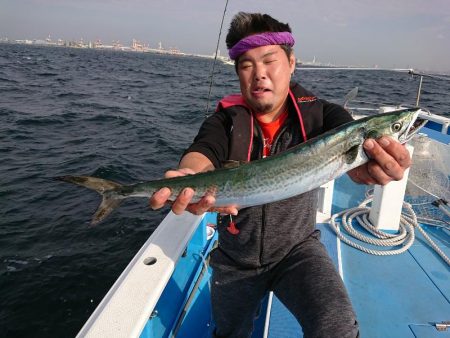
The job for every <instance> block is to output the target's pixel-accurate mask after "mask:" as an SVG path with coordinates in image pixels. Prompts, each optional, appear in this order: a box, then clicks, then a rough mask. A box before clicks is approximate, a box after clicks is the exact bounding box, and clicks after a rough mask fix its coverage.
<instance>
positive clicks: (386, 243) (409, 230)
mask: <svg viewBox="0 0 450 338" xmlns="http://www.w3.org/2000/svg"><path fill="white" fill-rule="evenodd" d="M371 201H372V198H370V197H369V198H367V199H366V200H364V201H363V202H362V203H361V204H360V205H359V206H358V207H355V208H351V209H347V210H344V211H342V212H340V213H337V214H334V215H333V216H331V221H330V225H331V228H332V229H333V230H334V232H335V233H336V235H337V236H338V237H339V239H340V240H341V241H343V242H344V243H346V244H348V245H350V246H351V247H353V248H356V249H358V250H361V251H363V252H365V253H368V254H372V255H377V256H387V255H398V254H401V253H403V252H405V251H406V250H408V249H409V248H410V247H411V245H412V244H413V243H414V239H415V233H414V229H415V228H417V229H418V230H419V231H420V232H421V234H422V235H423V237H424V238H425V239H426V240H427V241H428V242H429V243H430V246H431V247H432V248H433V249H434V250H435V251H436V253H437V254H438V255H439V256H441V257H442V259H443V260H444V261H445V262H446V263H447V264H448V265H449V266H450V258H449V257H447V255H446V254H445V253H444V252H443V251H442V250H441V249H440V248H439V247H438V246H437V245H436V243H434V241H433V240H432V239H431V238H430V237H429V236H428V235H427V233H426V232H425V230H423V229H422V227H421V226H420V225H419V223H418V221H417V217H416V214H415V213H414V211H413V209H412V207H411V205H410V204H408V203H405V202H404V203H403V209H404V212H402V215H401V217H400V225H399V233H398V234H389V233H385V232H383V231H380V230H378V229H376V228H375V227H374V226H373V225H372V224H371V223H370V221H369V219H368V214H369V212H370V208H368V207H367V204H369V203H370V202H371ZM338 217H341V223H342V226H343V228H344V229H345V231H346V232H347V233H348V234H349V235H350V236H351V237H353V238H356V239H358V240H360V241H361V242H363V243H368V244H373V245H377V246H381V247H396V246H400V245H402V247H401V248H398V249H388V250H376V249H369V248H367V247H365V246H363V245H361V244H358V243H356V242H355V241H353V240H351V239H350V238H349V237H346V236H345V235H344V234H343V233H342V232H341V229H340V226H339V224H338V223H337V222H336V218H338ZM354 218H356V219H357V221H358V223H359V224H360V225H361V226H362V227H363V228H364V229H366V230H367V231H368V232H369V233H371V234H372V235H373V237H369V236H366V235H363V234H361V233H360V232H359V231H357V230H356V229H355V228H354V227H353V225H352V223H353V219H354Z"/></svg>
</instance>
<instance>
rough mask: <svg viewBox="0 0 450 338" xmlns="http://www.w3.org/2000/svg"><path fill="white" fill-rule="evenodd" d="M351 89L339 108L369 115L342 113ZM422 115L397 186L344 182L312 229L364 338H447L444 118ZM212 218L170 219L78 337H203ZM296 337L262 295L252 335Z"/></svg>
mask: <svg viewBox="0 0 450 338" xmlns="http://www.w3.org/2000/svg"><path fill="white" fill-rule="evenodd" d="M416 75H417V74H416ZM419 75H420V74H419ZM420 87H421V86H419V91H418V95H417V102H416V104H417V105H418V104H419V97H420V90H421V89H420ZM356 92H357V90H354V91H352V92H351V93H349V95H348V97H347V98H346V102H345V104H346V106H347V108H348V109H349V110H350V111H351V112H352V113H354V115H355V117H356V118H358V116H359V115H361V114H367V111H368V109H367V108H363V109H359V108H358V107H349V106H348V105H349V102H350V101H351V100H353V99H354V97H355V96H356ZM399 108H400V107H396V106H384V107H379V108H378V110H379V111H380V112H386V111H389V110H395V109H399ZM421 115H422V117H423V118H425V119H427V120H428V123H427V124H426V125H425V127H424V128H422V132H421V134H419V135H416V137H415V138H414V139H413V141H412V142H411V143H410V144H409V145H408V147H409V149H410V151H411V152H412V154H413V166H412V167H411V168H410V172H409V173H408V172H407V173H405V177H404V178H403V180H401V181H398V182H391V183H389V184H388V185H386V186H384V187H381V186H375V187H366V186H361V185H357V184H355V183H353V182H352V181H351V180H350V179H349V178H348V177H347V176H346V175H345V176H342V177H340V178H338V179H337V180H335V181H333V182H329V183H327V184H326V185H324V186H322V187H321V188H320V192H321V193H320V196H321V197H320V201H319V209H318V210H317V225H316V227H317V228H318V229H320V230H321V233H322V238H321V240H322V242H323V244H324V245H325V246H326V248H327V250H328V252H329V254H330V256H331V257H332V259H333V261H334V263H335V265H336V268H337V269H338V271H339V273H340V275H341V277H342V279H343V281H344V283H345V285H346V287H347V290H348V292H349V295H350V298H351V300H352V303H353V305H354V308H355V311H356V314H357V317H358V321H359V324H360V330H361V336H362V337H423V338H430V337H449V336H450V260H449V258H448V257H449V256H450V245H449V243H450V208H449V206H448V205H447V203H448V195H449V193H450V184H449V177H450V176H449V174H450V151H449V147H450V128H449V127H450V119H449V118H446V117H443V116H439V115H434V114H432V113H430V112H429V111H427V110H425V109H423V110H422V114H421ZM216 221H217V214H215V213H205V214H204V215H201V216H195V215H192V214H190V213H184V214H183V215H181V216H176V215H174V214H173V213H171V212H170V213H169V214H168V215H167V216H166V217H165V219H164V220H163V221H162V222H161V224H160V225H159V226H158V227H157V229H156V230H155V231H154V233H153V234H152V235H151V236H150V238H149V239H148V240H147V242H146V243H145V244H144V245H143V246H142V248H141V249H140V250H139V252H137V254H136V255H135V257H134V258H133V259H132V261H131V262H130V263H129V265H128V266H127V267H126V269H125V270H124V271H123V273H122V274H121V275H120V277H119V278H118V279H117V281H116V282H115V284H114V285H113V286H112V287H111V289H110V290H109V292H108V293H107V294H106V296H105V297H104V299H103V300H102V301H101V303H100V304H99V305H98V307H97V308H96V310H95V311H94V312H93V314H92V315H91V317H90V318H89V320H88V321H87V322H86V323H85V325H84V326H83V328H82V329H81V331H80V332H79V334H78V337H142V338H161V337H210V336H211V334H212V331H213V329H214V322H213V318H212V315H211V304H210V285H209V283H210V282H209V280H210V276H211V269H210V267H209V265H208V260H209V253H210V252H211V250H212V249H213V248H214V247H215V246H216V245H217V243H218V235H217V232H216V226H217V224H216ZM386 247H387V248H386ZM243 301H245V300H243ZM301 332H302V331H301V327H300V325H299V324H298V322H297V321H296V320H295V318H294V317H293V315H292V314H291V313H290V312H289V311H288V310H287V309H286V308H285V307H284V305H283V304H282V303H281V302H280V301H279V300H278V299H277V297H276V296H275V295H273V294H272V293H269V294H268V295H267V297H266V299H265V300H264V302H263V303H262V305H261V311H260V315H259V317H258V318H257V319H256V322H255V330H254V332H253V337H255V338H256V337H258V338H259V337H276V338H282V337H301V336H302V333H301Z"/></svg>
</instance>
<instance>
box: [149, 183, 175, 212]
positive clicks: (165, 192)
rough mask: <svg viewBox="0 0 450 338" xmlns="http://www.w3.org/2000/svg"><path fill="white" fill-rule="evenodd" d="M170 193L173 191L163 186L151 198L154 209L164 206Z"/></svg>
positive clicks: (151, 205)
mask: <svg viewBox="0 0 450 338" xmlns="http://www.w3.org/2000/svg"><path fill="white" fill-rule="evenodd" d="M170 194H171V191H170V189H169V188H162V189H160V190H158V191H157V192H155V193H154V194H153V196H152V197H151V198H150V207H151V208H152V209H154V210H155V209H159V208H162V207H163V206H164V205H165V204H166V202H167V199H168V198H169V197H170Z"/></svg>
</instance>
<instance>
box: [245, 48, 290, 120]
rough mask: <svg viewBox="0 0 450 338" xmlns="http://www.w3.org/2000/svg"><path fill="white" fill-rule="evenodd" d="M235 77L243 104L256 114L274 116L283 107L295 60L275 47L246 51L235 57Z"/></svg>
mask: <svg viewBox="0 0 450 338" xmlns="http://www.w3.org/2000/svg"><path fill="white" fill-rule="evenodd" d="M237 69H238V76H239V82H240V86H241V92H242V95H243V96H244V98H245V101H246V102H247V103H248V104H249V105H250V106H251V107H252V108H253V109H254V110H255V112H256V113H258V114H263V115H267V114H268V115H275V114H277V113H278V112H279V111H280V110H281V109H283V107H284V103H285V101H286V98H287V95H288V91H289V82H290V79H291V74H292V73H293V72H294V69H295V57H294V54H293V53H292V54H291V56H290V58H287V56H286V53H285V51H284V50H283V49H282V48H281V47H280V46H279V45H269V46H262V47H257V48H253V49H250V50H248V51H247V52H245V53H244V54H242V55H241V56H240V57H239V63H238V67H237Z"/></svg>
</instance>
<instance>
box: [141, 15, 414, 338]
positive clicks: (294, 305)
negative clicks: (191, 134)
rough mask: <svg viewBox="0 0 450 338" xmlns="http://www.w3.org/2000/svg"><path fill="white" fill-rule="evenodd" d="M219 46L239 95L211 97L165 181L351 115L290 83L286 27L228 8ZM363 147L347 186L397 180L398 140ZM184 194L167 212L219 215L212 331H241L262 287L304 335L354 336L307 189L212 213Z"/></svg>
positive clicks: (256, 153)
mask: <svg viewBox="0 0 450 338" xmlns="http://www.w3.org/2000/svg"><path fill="white" fill-rule="evenodd" d="M226 42H227V47H228V49H229V53H230V57H231V59H233V60H235V65H236V72H237V75H238V77H239V82H240V88H241V95H232V96H229V97H226V98H224V99H222V100H221V101H220V103H219V106H218V109H217V112H216V113H215V114H214V115H212V116H211V117H209V118H208V119H207V120H206V121H205V122H204V123H203V125H202V127H201V128H200V131H199V133H198V135H197V137H196V138H195V140H194V143H193V144H192V145H191V146H190V147H189V148H188V150H187V151H186V152H185V153H184V155H183V157H182V158H181V161H180V164H179V169H178V170H175V171H169V172H167V173H166V177H174V176H180V175H186V174H193V173H197V172H201V171H207V170H214V169H215V168H220V167H222V166H223V163H224V162H226V161H229V160H233V161H252V160H255V159H259V158H262V157H266V156H270V155H272V154H276V153H279V152H281V151H284V150H286V149H288V148H290V147H292V146H295V145H297V144H299V143H302V142H304V141H305V140H307V139H310V138H312V137H314V136H317V135H320V134H322V133H323V132H325V131H327V130H330V129H332V128H334V127H337V126H338V125H340V124H342V123H346V122H349V121H351V120H352V118H351V116H350V115H349V114H348V113H347V112H346V111H345V110H344V109H343V108H342V107H340V106H338V105H335V104H332V103H329V102H326V101H325V100H319V99H317V98H316V97H315V96H314V95H313V94H312V93H310V92H308V91H307V90H305V89H304V88H302V87H301V86H300V85H298V84H296V83H293V82H291V76H292V74H293V72H294V69H295V56H294V53H293V51H292V46H293V45H294V38H293V36H292V34H291V29H290V27H289V25H288V24H284V23H281V22H279V21H277V20H275V19H273V18H272V17H270V16H269V15H262V14H249V13H238V14H237V15H236V16H235V17H234V18H233V20H232V22H231V25H230V29H229V31H228V35H227V38H226ZM364 148H365V150H366V152H367V154H368V155H369V156H370V157H371V158H372V160H371V161H370V162H369V163H367V164H366V165H363V166H360V167H358V168H355V169H353V170H352V171H351V172H349V175H350V177H351V178H352V179H353V180H354V181H356V182H357V183H364V184H374V183H377V184H386V183H388V182H389V181H391V180H397V179H400V178H401V177H402V176H403V172H404V170H405V169H406V168H407V167H408V166H409V164H410V158H409V154H408V152H407V151H406V150H405V149H404V148H403V146H402V145H400V144H399V143H397V142H395V141H393V140H391V139H388V138H386V137H383V138H381V139H379V140H367V141H366V142H365V144H364ZM169 195H170V191H169V189H167V188H164V189H161V190H160V191H158V192H157V193H155V194H154V196H153V197H152V198H151V200H150V204H151V206H152V207H153V208H160V207H162V206H163V205H164V204H165V203H166V201H167V199H168V197H169ZM192 196H193V190H192V189H188V188H187V189H185V190H184V191H183V192H182V193H180V195H179V196H178V197H177V199H176V201H175V202H174V203H173V205H172V210H173V211H174V212H175V213H176V214H180V213H182V212H183V211H184V210H188V211H190V212H192V213H195V214H201V213H203V212H205V211H207V210H216V211H219V212H220V213H221V216H220V217H219V221H218V231H219V245H218V248H217V249H215V250H214V251H213V252H212V254H211V266H212V267H213V276H212V287H211V298H212V308H213V317H214V320H215V323H216V331H215V336H216V337H249V336H250V335H251V332H252V330H253V321H254V319H255V317H256V316H257V315H258V310H259V307H260V303H261V300H262V299H263V298H264V296H265V295H266V294H267V293H268V292H269V291H270V290H272V291H274V293H275V294H276V295H277V297H278V298H279V299H280V300H281V301H282V302H283V303H284V305H285V306H286V307H287V308H288V309H289V310H290V311H291V312H292V313H293V314H294V316H295V317H296V318H297V320H298V321H299V323H300V324H301V326H302V329H303V332H304V336H305V337H356V336H358V325H357V322H356V317H355V315H354V312H353V309H352V306H351V304H350V300H349V298H348V295H347V293H346V290H345V287H344V285H343V283H342V280H341V279H340V277H339V275H338V273H337V272H336V270H335V268H334V266H333V263H332V262H331V260H330V258H329V257H328V255H327V253H326V250H325V248H324V247H323V245H322V244H321V243H320V240H319V237H320V234H319V232H318V231H317V230H315V229H314V226H315V211H316V209H317V191H316V190H314V191H310V192H307V193H305V194H302V195H300V196H295V197H292V198H289V199H286V200H283V201H279V202H275V203H270V204H266V205H262V206H255V207H251V208H244V209H241V210H239V212H238V210H237V209H236V208H235V207H233V206H230V207H227V208H220V209H214V202H215V201H214V196H205V197H204V198H203V199H202V200H200V202H198V203H195V204H190V200H191V198H192ZM223 214H226V215H225V216H224V215H223Z"/></svg>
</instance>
